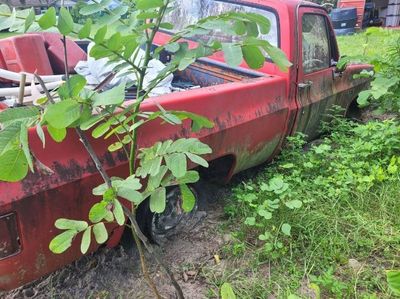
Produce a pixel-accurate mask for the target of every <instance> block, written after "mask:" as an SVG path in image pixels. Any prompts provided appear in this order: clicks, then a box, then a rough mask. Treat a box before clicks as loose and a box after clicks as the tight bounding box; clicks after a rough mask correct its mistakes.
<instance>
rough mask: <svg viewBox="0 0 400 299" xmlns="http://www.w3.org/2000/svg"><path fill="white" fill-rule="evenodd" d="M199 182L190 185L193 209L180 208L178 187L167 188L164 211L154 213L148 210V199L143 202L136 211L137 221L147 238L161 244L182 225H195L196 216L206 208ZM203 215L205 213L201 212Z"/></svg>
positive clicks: (176, 232)
mask: <svg viewBox="0 0 400 299" xmlns="http://www.w3.org/2000/svg"><path fill="white" fill-rule="evenodd" d="M200 186H202V185H201V184H200V183H196V184H193V185H191V186H190V189H191V190H192V192H193V194H194V196H195V198H196V204H195V207H194V208H193V210H192V211H191V212H189V213H186V212H184V211H183V210H182V207H181V203H182V202H181V201H180V189H179V187H171V188H169V189H168V190H167V206H166V209H165V212H164V213H161V214H156V213H153V212H151V211H150V204H149V200H146V201H145V202H143V203H142V204H141V205H140V206H139V208H138V211H137V221H138V224H139V226H140V228H141V229H142V232H143V233H144V234H145V235H146V236H147V237H148V238H149V240H150V241H151V242H153V243H156V244H159V245H161V244H163V243H164V242H165V241H166V240H168V238H169V237H171V236H173V235H175V234H178V233H179V232H180V228H182V226H187V225H190V224H191V222H194V223H192V224H193V225H196V223H195V221H196V218H198V217H199V215H202V214H201V211H205V210H206V205H207V200H206V199H205V197H204V196H203V195H204V194H203V192H202V189H201V187H200ZM203 214H204V216H205V213H203Z"/></svg>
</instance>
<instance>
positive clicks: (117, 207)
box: [114, 199, 125, 226]
mask: <svg viewBox="0 0 400 299" xmlns="http://www.w3.org/2000/svg"><path fill="white" fill-rule="evenodd" d="M114 216H115V220H116V221H117V223H118V225H120V226H122V225H124V224H125V214H124V210H123V208H122V205H121V203H120V202H119V201H118V200H117V199H116V200H115V201H114Z"/></svg>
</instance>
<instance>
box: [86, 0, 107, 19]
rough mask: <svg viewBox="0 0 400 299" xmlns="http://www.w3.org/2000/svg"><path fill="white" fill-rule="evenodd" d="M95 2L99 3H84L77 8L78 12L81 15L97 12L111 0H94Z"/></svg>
mask: <svg viewBox="0 0 400 299" xmlns="http://www.w3.org/2000/svg"><path fill="white" fill-rule="evenodd" d="M96 2H100V3H93V4H86V5H85V6H83V7H82V8H81V9H80V10H79V13H80V14H81V15H83V16H88V15H92V14H95V13H98V12H100V11H101V10H103V9H104V8H106V7H108V6H109V5H110V4H111V3H112V0H103V1H96Z"/></svg>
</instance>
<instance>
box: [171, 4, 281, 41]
mask: <svg viewBox="0 0 400 299" xmlns="http://www.w3.org/2000/svg"><path fill="white" fill-rule="evenodd" d="M174 3H175V9H174V10H173V11H171V12H170V13H169V14H167V15H166V17H165V21H166V22H170V23H172V24H174V26H175V27H174V31H179V30H181V29H183V28H185V27H186V26H188V25H191V24H196V23H197V22H198V21H199V20H200V19H202V18H205V17H209V16H216V15H220V14H223V13H227V12H231V11H233V12H244V13H257V14H261V15H263V16H264V17H266V18H267V19H269V21H270V22H271V30H270V32H269V33H268V34H264V35H260V36H259V38H261V39H264V40H267V41H269V42H270V43H271V44H272V45H274V46H276V47H279V46H280V44H279V22H278V16H277V14H276V13H275V11H273V10H272V9H268V8H266V7H264V8H258V7H253V6H248V5H244V4H239V3H233V1H232V2H230V1H225V0H224V1H218V0H207V1H189V0H175V2H174ZM210 38H213V39H217V40H219V41H221V42H238V41H240V37H239V36H237V35H234V34H232V35H230V34H226V33H225V32H222V31H221V30H218V29H215V30H212V31H211V32H210V34H208V35H204V34H198V35H196V36H194V37H193V39H194V40H202V41H204V42H207V41H208V40H209V39H210Z"/></svg>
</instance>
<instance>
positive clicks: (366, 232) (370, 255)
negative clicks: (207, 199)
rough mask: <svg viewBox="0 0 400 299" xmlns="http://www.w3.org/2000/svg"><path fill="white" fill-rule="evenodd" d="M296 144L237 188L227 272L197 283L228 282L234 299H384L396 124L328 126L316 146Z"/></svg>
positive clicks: (392, 257) (395, 210) (391, 240)
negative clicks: (235, 295)
mask: <svg viewBox="0 0 400 299" xmlns="http://www.w3.org/2000/svg"><path fill="white" fill-rule="evenodd" d="M302 140H303V139H302V138H301V137H294V138H291V140H290V143H289V144H290V145H289V147H288V148H287V149H286V150H285V151H284V152H283V154H281V155H280V157H279V158H278V160H276V161H275V162H274V163H273V164H272V165H268V166H267V167H266V168H265V170H264V171H263V172H262V173H260V174H259V175H258V176H257V177H255V178H254V179H251V180H248V181H246V182H243V183H242V184H240V185H239V186H237V187H236V188H235V190H234V194H233V197H232V199H231V200H230V202H229V204H228V205H227V206H226V214H227V215H228V216H229V218H230V220H229V225H230V226H229V228H228V230H230V231H231V232H232V233H231V235H232V237H233V239H232V241H231V242H230V243H229V244H228V245H226V246H225V247H224V248H223V250H222V253H221V255H222V257H223V258H225V259H226V263H227V266H226V267H225V268H224V270H223V271H221V270H220V269H219V268H218V267H217V268H215V269H214V268H211V269H204V271H203V272H204V273H203V274H204V276H205V277H206V278H207V279H208V281H209V282H211V283H213V284H215V285H216V286H219V285H221V284H222V283H223V282H227V281H228V282H230V283H232V284H233V285H234V287H235V291H236V292H237V295H238V298H268V296H272V295H273V296H276V297H278V298H289V297H290V298H297V297H300V298H319V297H320V298H392V296H393V294H392V293H391V292H390V290H388V287H387V284H386V273H385V270H386V269H393V268H399V267H400V258H399V255H400V217H399V215H400V205H399V199H400V177H399V170H400V160H399V157H400V125H399V124H398V123H397V122H396V121H393V120H391V121H385V122H377V121H374V122H370V123H367V124H358V123H354V122H351V121H346V120H343V119H340V118H336V119H335V121H334V126H333V131H332V132H331V133H329V134H327V135H325V136H324V137H323V138H322V139H320V140H318V141H316V142H314V143H313V144H312V145H307V146H306V147H304V145H305V144H304V142H303V141H302ZM210 296H211V295H210ZM296 296H297V297H296Z"/></svg>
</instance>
